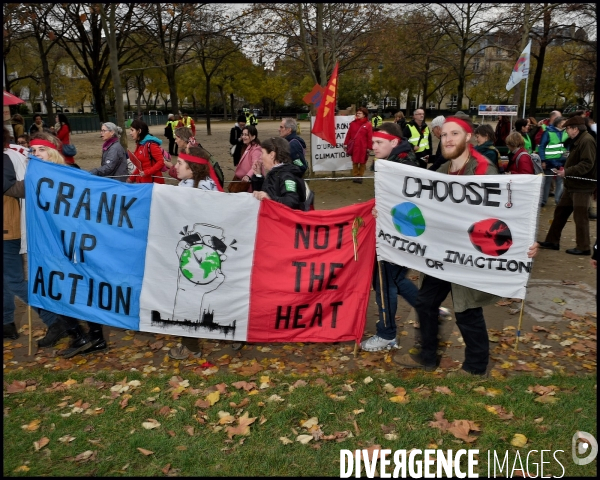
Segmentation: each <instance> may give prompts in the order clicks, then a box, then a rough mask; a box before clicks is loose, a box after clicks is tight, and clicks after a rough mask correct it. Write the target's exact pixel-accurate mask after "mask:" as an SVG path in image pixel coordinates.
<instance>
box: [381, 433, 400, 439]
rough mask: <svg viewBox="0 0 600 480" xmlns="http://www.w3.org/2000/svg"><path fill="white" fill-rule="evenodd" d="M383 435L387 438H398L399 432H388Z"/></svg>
mask: <svg viewBox="0 0 600 480" xmlns="http://www.w3.org/2000/svg"><path fill="white" fill-rule="evenodd" d="M383 436H384V438H385V439H386V440H398V434H396V433H386V434H385V435H383Z"/></svg>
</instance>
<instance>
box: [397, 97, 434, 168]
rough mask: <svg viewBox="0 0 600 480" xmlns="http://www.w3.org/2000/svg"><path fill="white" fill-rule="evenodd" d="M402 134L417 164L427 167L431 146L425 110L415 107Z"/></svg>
mask: <svg viewBox="0 0 600 480" xmlns="http://www.w3.org/2000/svg"><path fill="white" fill-rule="evenodd" d="M402 134H403V135H404V136H405V137H406V138H407V139H408V143H410V144H411V145H412V146H413V148H414V151H415V155H416V156H417V160H418V161H419V166H420V167H422V168H427V162H428V161H429V155H430V154H431V152H432V150H433V148H432V143H431V133H430V131H429V127H428V126H427V124H426V123H425V110H423V109H422V108H417V109H416V110H415V112H414V113H413V119H412V120H411V121H410V122H408V123H407V124H406V127H404V131H403V132H402Z"/></svg>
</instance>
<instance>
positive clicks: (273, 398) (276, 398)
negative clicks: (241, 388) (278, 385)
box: [267, 394, 285, 402]
mask: <svg viewBox="0 0 600 480" xmlns="http://www.w3.org/2000/svg"><path fill="white" fill-rule="evenodd" d="M284 401H285V400H284V399H283V398H281V397H280V396H279V395H275V394H273V395H271V396H270V397H269V398H267V402H284Z"/></svg>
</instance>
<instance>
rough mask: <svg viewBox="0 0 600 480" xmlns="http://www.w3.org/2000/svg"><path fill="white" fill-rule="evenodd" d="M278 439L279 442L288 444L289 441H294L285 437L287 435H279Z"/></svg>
mask: <svg viewBox="0 0 600 480" xmlns="http://www.w3.org/2000/svg"><path fill="white" fill-rule="evenodd" d="M279 441H280V442H281V443H283V444H284V445H289V444H290V443H294V441H293V440H290V439H289V438H287V437H279Z"/></svg>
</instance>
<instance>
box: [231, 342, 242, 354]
mask: <svg viewBox="0 0 600 480" xmlns="http://www.w3.org/2000/svg"><path fill="white" fill-rule="evenodd" d="M242 348H244V342H233V343H232V344H231V349H232V350H233V351H234V352H237V351H238V350H241V349H242Z"/></svg>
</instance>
